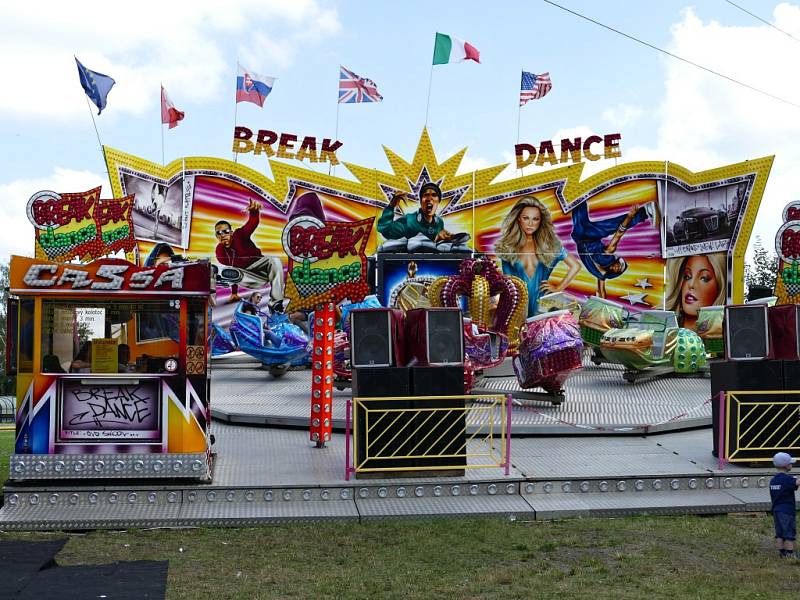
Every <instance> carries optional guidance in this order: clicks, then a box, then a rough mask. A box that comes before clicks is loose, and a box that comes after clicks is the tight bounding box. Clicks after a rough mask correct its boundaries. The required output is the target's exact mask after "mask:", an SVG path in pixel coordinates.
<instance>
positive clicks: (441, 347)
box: [405, 308, 464, 366]
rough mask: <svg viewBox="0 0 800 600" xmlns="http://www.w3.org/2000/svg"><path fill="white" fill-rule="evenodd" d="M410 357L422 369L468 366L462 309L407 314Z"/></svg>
mask: <svg viewBox="0 0 800 600" xmlns="http://www.w3.org/2000/svg"><path fill="white" fill-rule="evenodd" d="M405 332H406V344H407V345H406V356H407V358H408V360H409V361H416V364H418V365H420V366H427V365H461V364H463V363H464V323H463V319H462V316H461V310H460V309H458V308H415V309H413V310H410V311H408V312H407V313H406V323H405Z"/></svg>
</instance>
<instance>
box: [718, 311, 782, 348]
mask: <svg viewBox="0 0 800 600" xmlns="http://www.w3.org/2000/svg"><path fill="white" fill-rule="evenodd" d="M767 308H768V307H767V305H766V304H740V305H733V306H726V307H725V358H727V359H728V360H761V359H764V358H771V357H772V355H771V346H770V341H769V321H768V317H767Z"/></svg>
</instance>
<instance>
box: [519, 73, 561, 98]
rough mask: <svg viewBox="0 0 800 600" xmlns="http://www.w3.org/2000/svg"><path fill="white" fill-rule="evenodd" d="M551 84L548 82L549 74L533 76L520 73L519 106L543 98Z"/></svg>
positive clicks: (532, 74)
mask: <svg viewBox="0 0 800 600" xmlns="http://www.w3.org/2000/svg"><path fill="white" fill-rule="evenodd" d="M552 87H553V83H552V82H551V81H550V73H542V74H541V75H535V74H534V73H528V72H527V71H523V72H522V86H521V87H520V92H519V105H520V106H522V105H523V104H525V103H526V102H527V101H528V100H538V99H539V98H544V97H545V96H546V95H547V92H549V91H550V88H552Z"/></svg>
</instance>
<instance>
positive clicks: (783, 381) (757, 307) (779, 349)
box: [711, 304, 800, 461]
mask: <svg viewBox="0 0 800 600" xmlns="http://www.w3.org/2000/svg"><path fill="white" fill-rule="evenodd" d="M798 309H800V306H798V305H794V304H792V305H781V306H767V305H766V304H744V305H732V306H726V307H725V328H724V329H725V358H726V360H724V361H716V362H712V363H711V392H712V414H711V422H712V430H713V436H714V440H713V447H714V450H713V454H714V456H719V450H720V449H719V433H720V427H721V426H724V424H723V423H720V419H719V393H720V392H721V391H722V392H727V391H782V390H792V391H794V390H800V360H798V359H800V328H799V327H798V325H800V319H798V316H800V315H798ZM739 400H740V401H742V402H743V403H746V404H740V406H739V410H737V411H733V410H731V411H729V412H730V416H729V421H728V423H727V427H728V434H729V435H728V439H729V444H730V446H729V447H728V448H727V452H726V454H728V455H730V454H731V452H732V451H734V450H736V447H735V446H737V447H738V446H741V447H744V448H747V449H746V450H741V451H737V457H739V458H741V459H742V460H752V461H763V460H767V459H771V458H772V455H773V454H774V453H775V452H777V451H778V450H780V449H781V448H778V447H776V443H794V442H795V440H796V439H797V438H798V437H800V421H799V420H798V419H797V418H785V417H782V416H780V414H777V412H776V414H775V416H776V418H775V419H774V421H773V420H771V418H770V417H767V418H765V419H763V420H759V418H758V415H760V414H762V413H763V411H764V409H765V408H767V407H766V406H765V405H772V406H773V408H778V407H779V406H783V402H784V401H789V402H792V401H800V395H794V394H791V395H783V394H763V395H759V394H754V395H747V396H742V397H741V398H740V399H739ZM759 410H760V411H761V412H752V411H759ZM751 413H752V414H751ZM740 425H741V436H740ZM795 430H797V431H795Z"/></svg>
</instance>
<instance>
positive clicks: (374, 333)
mask: <svg viewBox="0 0 800 600" xmlns="http://www.w3.org/2000/svg"><path fill="white" fill-rule="evenodd" d="M350 364H351V365H352V366H353V367H354V368H355V367H394V366H405V359H404V353H403V313H402V312H401V311H399V310H394V309H390V308H357V309H355V310H352V311H351V312H350Z"/></svg>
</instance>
